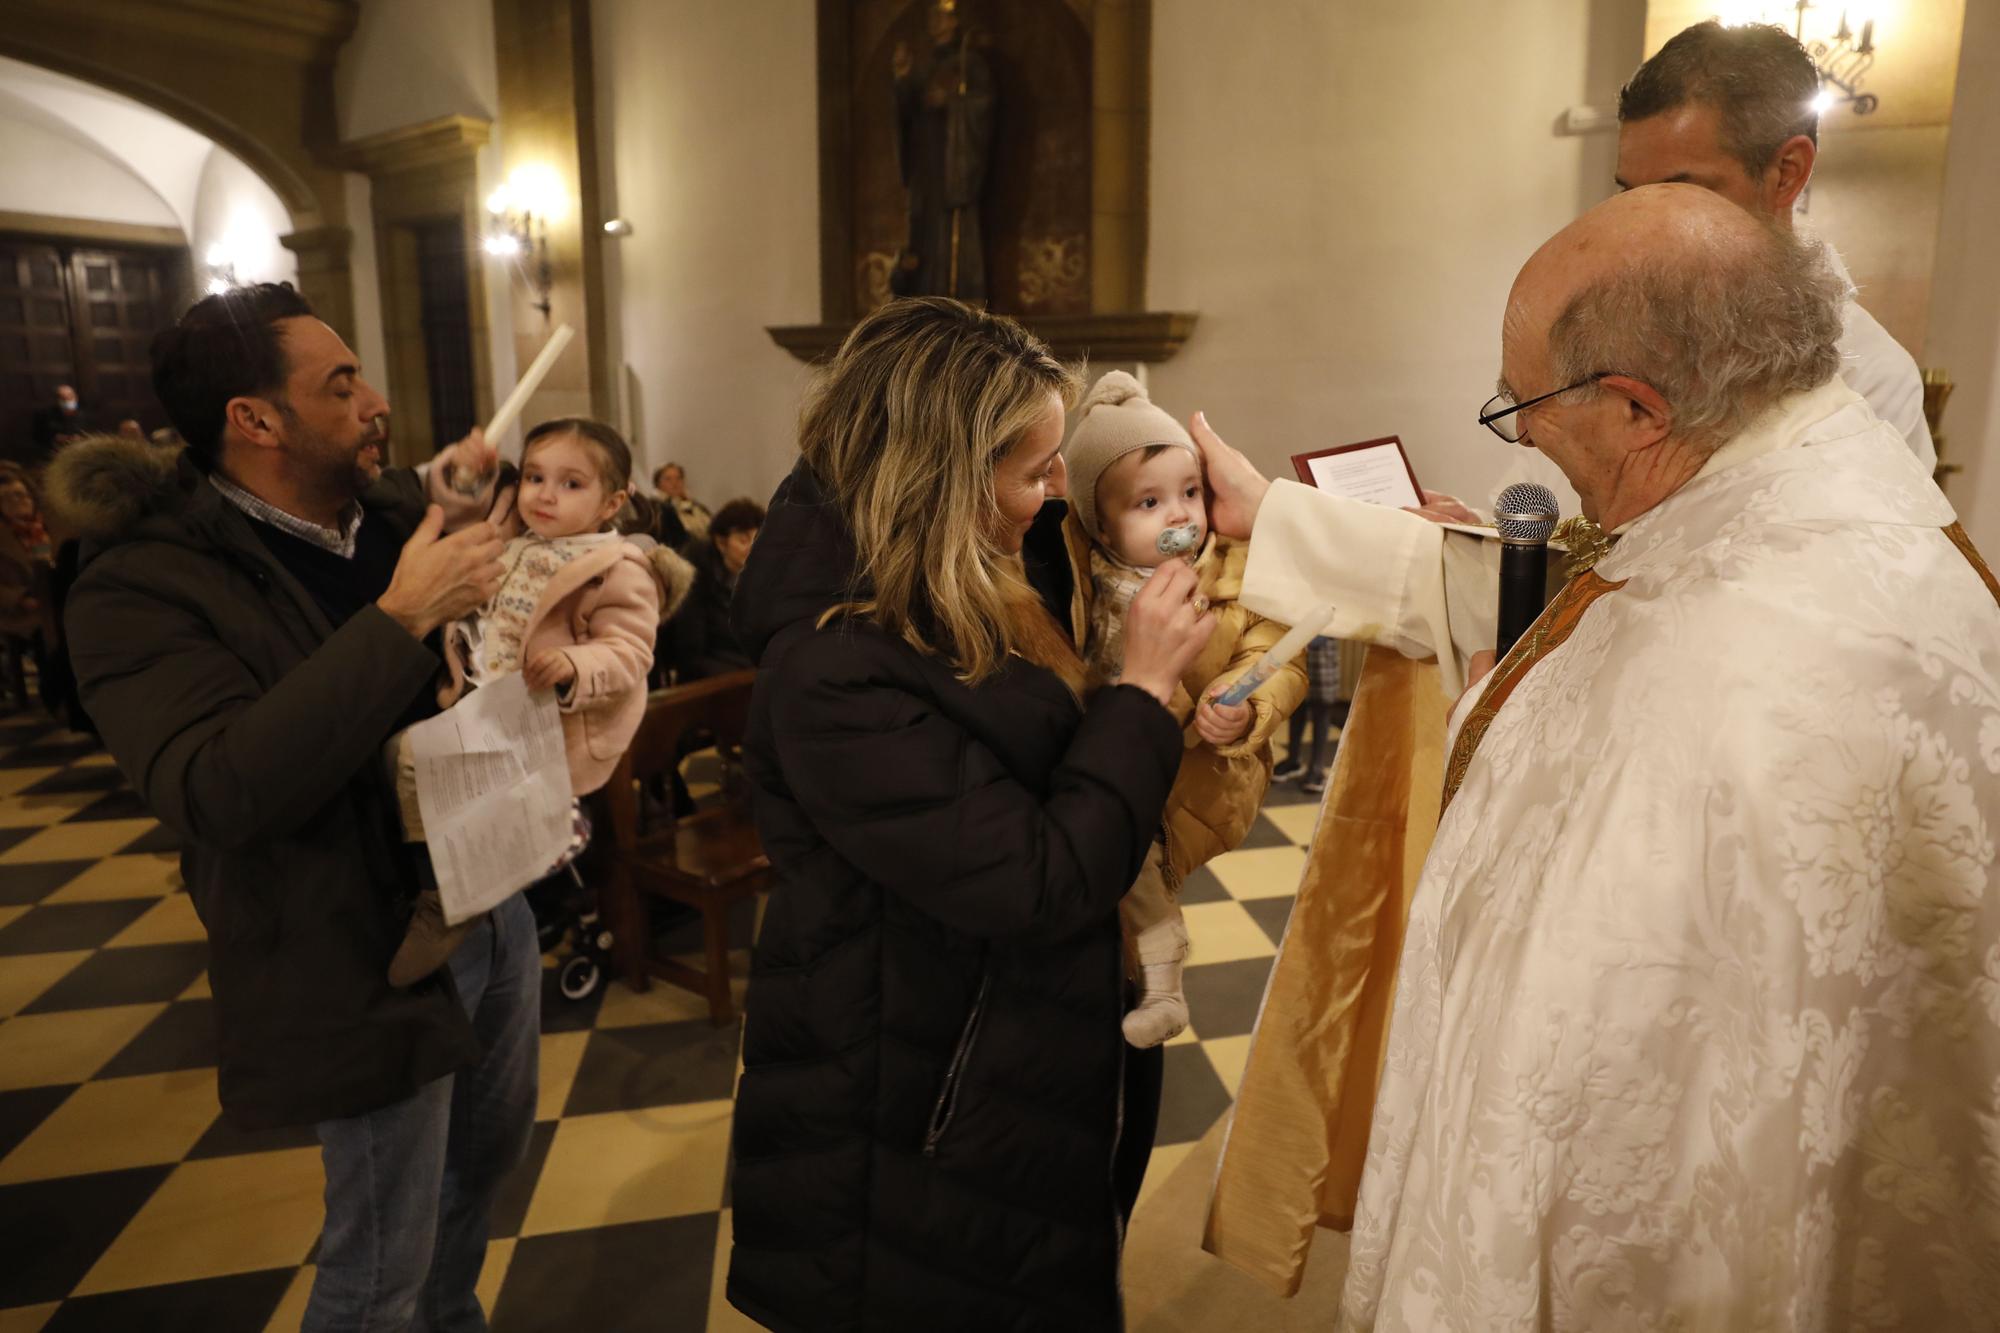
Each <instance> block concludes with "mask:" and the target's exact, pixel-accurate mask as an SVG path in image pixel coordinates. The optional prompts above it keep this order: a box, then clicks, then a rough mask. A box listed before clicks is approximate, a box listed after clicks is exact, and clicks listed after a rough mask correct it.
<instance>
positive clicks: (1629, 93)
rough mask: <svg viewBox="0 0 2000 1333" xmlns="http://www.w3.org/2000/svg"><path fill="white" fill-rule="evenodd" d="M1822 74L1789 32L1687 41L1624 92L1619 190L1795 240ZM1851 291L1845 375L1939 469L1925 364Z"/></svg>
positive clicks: (1709, 34) (1842, 272)
mask: <svg viewBox="0 0 2000 1333" xmlns="http://www.w3.org/2000/svg"><path fill="white" fill-rule="evenodd" d="M1818 94H1819V73H1818V71H1817V70H1816V69H1815V68H1814V66H1813V61H1812V57H1811V56H1809V55H1807V54H1806V53H1805V50H1804V49H1803V48H1802V47H1800V45H1799V44H1798V42H1797V41H1796V40H1794V39H1793V38H1792V37H1791V35H1790V34H1788V33H1786V32H1785V30H1784V29H1782V28H1776V27H1771V26H1768V25H1763V24H1749V25H1746V26H1742V27H1724V26H1723V25H1722V24H1720V23H1717V22H1715V21H1714V20H1710V21H1708V22H1706V23H1697V24H1695V25H1694V26H1693V27H1691V28H1688V29H1685V30H1684V31H1682V32H1681V33H1680V34H1678V35H1677V36H1675V37H1674V38H1673V39H1672V40H1671V41H1669V42H1668V43H1667V44H1666V45H1665V46H1663V47H1661V48H1660V49H1659V51H1658V52H1657V53H1656V54H1655V55H1654V56H1653V58H1652V59H1651V60H1648V61H1647V62H1646V63H1645V64H1643V65H1641V66H1639V70H1638V72H1637V73H1636V74H1634V75H1633V76H1632V80H1631V82H1629V83H1627V84H1626V85H1625V87H1624V89H1623V90H1622V91H1621V92H1620V93H1619V94H1618V120H1619V127H1618V188H1619V189H1621V190H1629V189H1632V188H1633V187H1634V186H1638V185H1657V184H1661V183H1663V182H1668V181H1684V182H1687V183H1689V184H1692V185H1699V186H1701V187H1702V188H1703V189H1707V190H1713V191H1714V192H1715V193H1717V194H1719V195H1721V196H1722V197H1723V198H1725V199H1727V200H1729V201H1730V202H1731V203H1733V204H1735V205H1737V206H1738V207H1740V208H1745V209H1748V210H1749V211H1750V212H1752V213H1755V214H1758V215H1760V216H1764V217H1769V218H1771V219H1772V220H1773V221H1775V222H1776V223H1777V224H1778V225H1779V226H1781V227H1784V228H1786V229H1787V230H1789V229H1791V227H1792V210H1793V208H1794V207H1795V206H1796V204H1797V203H1798V200H1799V197H1800V196H1801V195H1802V194H1804V192H1805V188H1806V185H1807V183H1808V182H1809V181H1811V179H1812V170H1813V163H1814V161H1815V160H1816V159H1817V157H1818V154H1819V111H1818V109H1817V107H1816V106H1815V104H1814V98H1815V97H1817V96H1818ZM1833 265H1834V270H1835V273H1836V274H1837V275H1838V276H1839V278H1840V279H1841V281H1842V282H1844V283H1846V285H1847V291H1848V296H1847V303H1846V306H1845V311H1844V329H1843V332H1842V334H1841V338H1840V363H1841V364H1840V377H1841V378H1842V379H1843V380H1846V381H1847V386H1848V387H1849V388H1850V389H1853V390H1854V391H1855V392H1856V393H1858V394H1860V395H1861V396H1862V397H1863V398H1864V399H1866V400H1867V402H1868V406H1869V407H1871V408H1873V409H1874V411H1875V415H1876V416H1878V417H1880V418H1882V420H1884V421H1886V422H1888V423H1889V424H1890V425H1892V426H1894V427H1895V428H1896V430H1897V431H1898V432H1899V433H1900V434H1901V435H1902V436H1903V438H1904V439H1905V440H1907V441H1909V445H1910V452H1911V453H1913V454H1915V455H1916V456H1917V461H1918V462H1920V463H1922V464H1923V465H1924V468H1925V470H1926V471H1928V470H1930V469H1932V468H1935V467H1936V465H1937V450H1936V448H1935V447H1933V446H1932V444H1931V433H1930V427H1929V426H1928V425H1927V424H1926V423H1925V421H1924V386H1923V379H1922V377H1921V376H1920V375H1919V374H1918V373H1917V363H1916V362H1915V361H1914V360H1913V359H1912V358H1911V356H1910V354H1909V353H1908V352H1906V351H1904V350H1903V348H1902V346H1901V345H1900V344H1899V343H1897V341H1896V340H1895V339H1894V338H1892V337H1890V336H1889V331H1888V330H1887V329H1884V328H1883V327H1882V325H1881V324H1880V323H1878V322H1877V321H1876V319H1875V317H1874V316H1873V315H1871V314H1869V313H1868V312H1867V311H1866V310H1864V309H1862V308H1861V304H1860V303H1859V302H1858V301H1857V300H1856V299H1855V291H1854V284H1853V282H1852V281H1851V280H1850V279H1849V278H1848V275H1847V269H1846V267H1845V266H1844V265H1842V264H1841V263H1840V260H1839V257H1838V255H1835V256H1834V257H1833Z"/></svg>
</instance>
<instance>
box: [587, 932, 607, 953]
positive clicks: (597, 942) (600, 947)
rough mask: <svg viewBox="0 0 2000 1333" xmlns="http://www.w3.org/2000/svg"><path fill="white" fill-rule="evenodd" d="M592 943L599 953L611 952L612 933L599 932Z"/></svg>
mask: <svg viewBox="0 0 2000 1333" xmlns="http://www.w3.org/2000/svg"><path fill="white" fill-rule="evenodd" d="M590 942H591V944H592V945H593V946H594V947H595V948H596V949H597V951H598V952H599V953H610V952H611V932H610V931H608V930H600V931H598V932H597V934H596V935H595V936H593V937H592V939H591V941H590Z"/></svg>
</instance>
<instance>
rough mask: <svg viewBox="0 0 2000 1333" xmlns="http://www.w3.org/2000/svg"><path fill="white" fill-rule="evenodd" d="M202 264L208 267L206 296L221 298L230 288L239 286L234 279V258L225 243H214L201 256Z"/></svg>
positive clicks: (235, 278) (227, 244)
mask: <svg viewBox="0 0 2000 1333" xmlns="http://www.w3.org/2000/svg"><path fill="white" fill-rule="evenodd" d="M202 262H204V263H206V264H207V265H208V284H207V285H208V294H209V295H210V296H221V295H222V294H223V293H224V292H227V291H229V290H230V289H231V288H233V287H236V286H239V285H240V284H239V283H238V281H237V277H236V257H235V255H234V254H232V253H231V252H230V249H229V243H228V242H227V241H216V242H215V243H214V244H212V245H210V246H209V247H208V251H207V253H206V254H204V255H202Z"/></svg>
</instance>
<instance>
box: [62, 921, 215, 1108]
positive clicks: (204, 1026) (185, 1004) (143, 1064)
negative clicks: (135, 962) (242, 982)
mask: <svg viewBox="0 0 2000 1333" xmlns="http://www.w3.org/2000/svg"><path fill="white" fill-rule="evenodd" d="M110 952H113V953H126V952H129V951H128V950H124V949H117V950H111V951H110ZM103 956H104V955H103V954H99V955H98V957H99V958H102V957H103ZM92 961H95V960H92ZM85 966H89V964H85ZM186 989H187V987H185V986H183V987H181V990H186ZM178 993H179V992H176V994H178ZM215 1063H216V1050H215V1001H213V1000H182V1001H180V1002H179V1003H177V1004H170V1005H168V1006H167V1007H166V1009H165V1010H164V1011H163V1012H162V1013H161V1014H160V1016H159V1017H158V1018H155V1019H154V1020H153V1021H152V1022H150V1023H148V1024H147V1025H146V1027H145V1029H144V1030H143V1031H142V1032H140V1033H139V1035H138V1036H136V1037H134V1038H132V1040H131V1041H130V1042H129V1043H128V1044H127V1045H126V1047H125V1049H124V1050H122V1051H120V1052H118V1054H117V1055H114V1056H113V1057H111V1063H110V1064H107V1065H106V1066H104V1068H102V1069H100V1070H98V1071H97V1077H98V1078H128V1077H130V1076H132V1075H134V1074H166V1073H171V1072H173V1071H175V1070H178V1069H212V1068H214V1067H215Z"/></svg>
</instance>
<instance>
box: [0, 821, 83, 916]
mask: <svg viewBox="0 0 2000 1333" xmlns="http://www.w3.org/2000/svg"><path fill="white" fill-rule="evenodd" d="M5 832H6V833H8V834H14V833H27V834H35V833H40V832H41V830H40V829H7V830H5ZM19 841H21V840H20V839H19V838H13V837H0V852H4V851H6V850H7V848H9V847H11V846H13V845H14V844H15V843H17V842H19ZM96 864H97V862H95V861H24V862H22V863H21V864H19V865H0V907H24V906H26V905H27V904H29V903H38V902H40V901H41V900H42V899H44V898H46V897H48V896H49V895H50V894H52V893H54V892H55V891H56V890H57V889H59V888H61V887H62V886H63V885H65V884H67V883H69V882H70V881H71V880H73V879H75V878H76V877H77V876H78V875H81V874H82V873H83V872H84V871H86V870H88V869H90V868H91V867H92V866H94V865H96Z"/></svg>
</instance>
